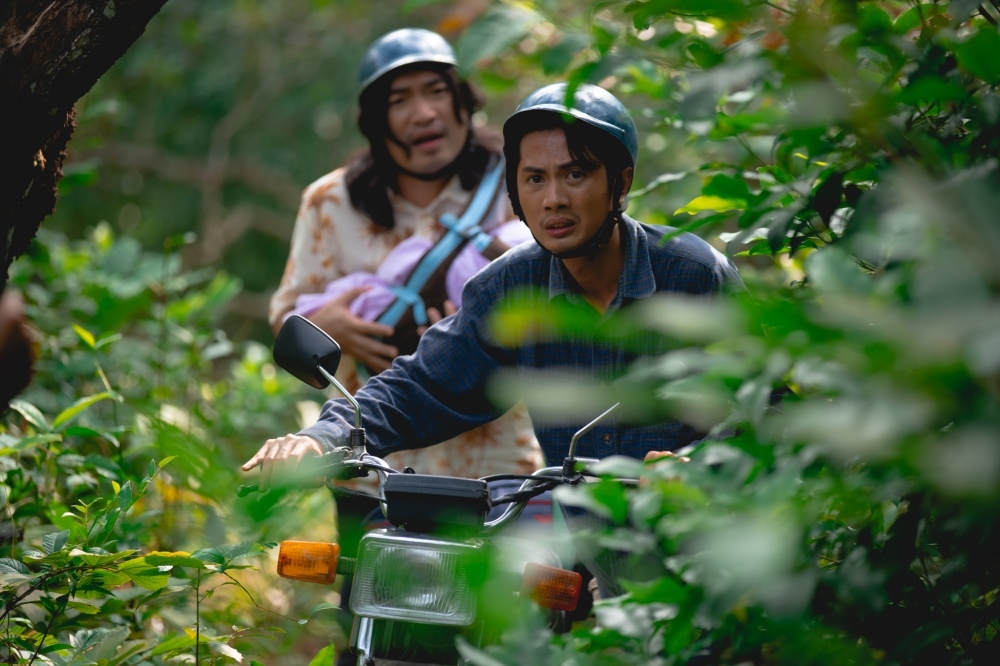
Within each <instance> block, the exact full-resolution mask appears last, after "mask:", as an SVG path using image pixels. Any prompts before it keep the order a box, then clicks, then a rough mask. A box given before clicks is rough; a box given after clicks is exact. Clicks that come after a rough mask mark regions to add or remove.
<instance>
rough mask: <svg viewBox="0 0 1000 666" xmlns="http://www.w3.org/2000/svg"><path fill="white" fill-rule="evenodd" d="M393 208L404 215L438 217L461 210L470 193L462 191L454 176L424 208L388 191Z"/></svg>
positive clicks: (457, 179) (456, 177)
mask: <svg viewBox="0 0 1000 666" xmlns="http://www.w3.org/2000/svg"><path fill="white" fill-rule="evenodd" d="M389 196H390V198H391V200H392V205H393V208H395V209H396V210H398V211H401V212H403V214H404V215H407V216H413V217H418V216H420V215H433V216H434V217H440V216H441V214H443V213H453V212H455V210H456V209H458V210H461V208H462V206H463V205H464V204H465V203H466V201H467V200H468V198H469V196H470V193H469V192H467V191H466V190H464V189H462V181H461V179H459V177H458V175H457V174H456V175H454V176H452V177H451V179H450V180H449V181H448V183H447V184H446V185H445V186H444V189H443V190H441V191H440V192H439V193H438V195H437V196H436V197H434V199H433V200H432V201H431V202H430V203H429V204H427V205H426V206H423V207H421V206H417V205H416V204H414V203H413V202H411V201H408V200H406V199H404V198H403V197H401V196H399V194H398V193H397V192H395V191H393V190H391V189H390V190H389Z"/></svg>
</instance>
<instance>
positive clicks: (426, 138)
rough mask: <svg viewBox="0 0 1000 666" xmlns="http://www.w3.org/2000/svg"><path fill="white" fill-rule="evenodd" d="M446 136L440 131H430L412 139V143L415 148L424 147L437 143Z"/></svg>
mask: <svg viewBox="0 0 1000 666" xmlns="http://www.w3.org/2000/svg"><path fill="white" fill-rule="evenodd" d="M443 138H444V134H441V133H440V132H428V133H426V134H419V135H417V136H415V137H414V138H413V139H411V140H410V145H411V146H413V147H414V148H422V147H427V146H432V145H436V144H437V143H438V142H439V141H440V140H441V139H443Z"/></svg>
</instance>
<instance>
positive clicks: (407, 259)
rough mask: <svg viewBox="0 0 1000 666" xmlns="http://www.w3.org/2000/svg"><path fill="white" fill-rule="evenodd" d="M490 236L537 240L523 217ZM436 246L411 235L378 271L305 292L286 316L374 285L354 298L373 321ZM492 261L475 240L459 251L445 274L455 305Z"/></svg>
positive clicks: (354, 306) (514, 241) (354, 308)
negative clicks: (477, 245) (463, 289)
mask: <svg viewBox="0 0 1000 666" xmlns="http://www.w3.org/2000/svg"><path fill="white" fill-rule="evenodd" d="M489 235H490V236H492V237H493V238H496V239H498V240H501V241H503V242H504V243H506V244H507V245H510V246H511V247H513V246H515V245H520V244H521V243H524V242H527V241H530V240H533V239H532V237H531V232H530V231H528V228H527V226H525V224H524V223H523V222H521V221H520V220H515V221H511V222H507V223H505V224H501V225H500V226H498V227H496V228H495V229H493V230H492V231H490V232H489ZM432 246H433V243H432V242H431V241H430V240H428V239H426V238H419V237H416V236H413V237H410V238H407V239H406V240H404V241H402V242H401V243H399V245H397V246H396V247H394V248H393V249H392V251H391V252H390V253H389V254H388V255H386V257H385V260H383V261H382V263H381V264H379V265H378V268H376V269H375V272H374V273H369V272H366V271H359V272H357V273H351V274H349V275H345V276H344V277H342V278H338V279H336V280H333V281H331V282H330V283H329V284H328V285H327V286H326V289H324V290H323V291H322V292H321V293H314V294H301V295H300V296H299V297H298V298H297V299H296V300H295V308H294V309H293V310H291V311H290V312H289V313H288V314H287V315H285V316H286V318H287V317H288V316H290V315H293V314H298V315H302V316H303V317H308V316H309V315H310V314H312V313H313V312H316V311H317V310H319V309H320V308H322V307H323V306H324V305H326V304H327V303H329V302H330V301H332V300H333V299H335V298H337V296H339V295H341V294H343V293H344V292H345V291H348V290H350V289H353V288H355V287H370V289H368V291H366V292H364V293H363V294H361V295H360V296H358V297H357V298H355V299H354V300H353V301H351V312H352V313H354V314H355V315H356V316H358V317H361V318H362V319H367V320H369V321H373V320H374V319H376V318H377V317H378V316H379V315H381V314H382V313H383V312H385V310H386V308H388V307H389V306H390V305H391V304H392V302H393V300H394V299H395V294H394V293H393V291H392V289H391V287H392V286H394V285H404V284H406V280H407V278H408V277H409V275H410V273H411V272H412V271H413V268H414V266H416V265H417V262H419V261H420V258H421V257H423V256H424V254H426V253H427V251H428V250H430V249H431V247H432ZM488 263H489V260H488V259H487V258H486V257H484V256H483V255H482V254H481V253H480V252H479V250H477V249H476V247H475V246H474V245H473V244H472V243H466V245H465V247H464V248H462V250H461V252H459V253H458V255H457V256H456V257H455V259H454V261H452V263H451V266H449V267H448V272H447V274H446V275H445V288H446V290H447V292H448V299H449V300H450V301H451V302H452V303H454V304H455V307H461V306H462V288H463V287H464V286H465V283H466V282H467V281H468V279H469V278H471V277H472V276H473V275H475V274H476V273H478V272H479V271H480V270H481V269H482V268H483V267H484V266H486V264H488Z"/></svg>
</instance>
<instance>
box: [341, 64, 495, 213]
mask: <svg viewBox="0 0 1000 666" xmlns="http://www.w3.org/2000/svg"><path fill="white" fill-rule="evenodd" d="M415 69H421V70H424V69H429V70H432V71H435V72H438V73H439V74H441V77H442V78H443V79H444V81H445V83H446V84H447V86H448V89H449V90H450V91H451V98H452V104H453V108H454V111H455V119H456V120H459V121H460V122H461V119H462V111H463V110H464V111H465V112H466V113H468V114H469V118H470V120H469V123H470V124H471V122H472V120H471V117H472V114H474V113H475V112H476V111H478V110H479V109H481V108H482V106H483V103H484V101H485V100H484V98H483V96H482V94H481V93H480V92H479V91H478V90H476V89H475V88H474V87H473V86H472V85H471V84H470V83H469V82H467V81H464V80H461V79H459V78H458V73H457V72H456V70H455V68H454V67H452V66H450V65H434V64H432V63H416V64H414V65H411V66H409V67H404V68H400V69H398V70H395V71H394V72H393V73H392V74H393V75H392V76H384V77H382V79H380V80H378V81H376V82H375V83H373V84H371V85H370V86H368V88H367V89H366V90H365V91H364V92H363V93H362V94H361V99H360V100H359V104H358V106H359V109H358V128H359V129H360V130H361V133H362V134H364V135H365V138H367V139H368V148H365V149H363V150H360V151H358V152H357V153H355V154H354V156H352V157H351V158H350V159H348V161H347V174H346V177H345V180H346V183H347V192H348V194H349V195H350V198H351V205H352V206H354V207H355V208H356V209H358V210H359V211H361V212H362V213H364V214H365V215H367V216H368V217H370V218H371V219H372V220H373V221H374V222H375V223H376V224H377V225H379V226H381V227H385V228H386V229H392V228H393V227H394V226H395V224H396V218H395V216H394V215H393V212H392V203H391V202H390V201H389V195H388V192H387V191H386V190H387V188H390V189H392V190H394V191H395V190H398V184H397V183H398V180H397V179H398V176H399V167H398V166H397V165H396V162H395V161H393V159H392V157H391V156H390V155H389V150H388V149H387V148H386V145H385V139H386V138H389V140H390V141H391V140H393V138H392V137H391V136H390V132H389V114H388V104H387V101H388V99H389V84H390V83H391V82H392V81H393V80H394V79H395V78H396V76H398V75H400V74H403V73H406V72H407V71H413V70H415ZM502 145H503V139H502V138H501V136H500V134H499V133H498V132H494V131H491V130H488V129H486V128H476V127H471V128H470V131H469V138H468V139H467V140H466V142H465V146H464V147H463V148H462V152H461V153H459V155H458V157H457V158H456V159H455V161H454V162H453V163H452V164H451V167H450V168H449V171H450V172H451V173H457V174H458V177H459V181H460V182H461V185H462V188H463V189H465V190H467V191H468V190H472V189H474V188H475V187H476V186H477V185H479V181H480V180H482V178H483V174H484V173H485V172H486V168H487V167H488V166H489V164H490V162H491V160H492V159H494V157H495V156H498V155H500V151H501V147H502Z"/></svg>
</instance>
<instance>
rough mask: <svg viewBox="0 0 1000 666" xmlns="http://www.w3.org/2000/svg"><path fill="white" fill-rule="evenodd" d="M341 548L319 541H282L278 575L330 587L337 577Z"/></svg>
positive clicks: (279, 550) (279, 552)
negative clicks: (324, 584)
mask: <svg viewBox="0 0 1000 666" xmlns="http://www.w3.org/2000/svg"><path fill="white" fill-rule="evenodd" d="M339 557H340V546H338V545H337V544H335V543H321V542H319V541H282V542H281V546H280V548H279V549H278V575H279V576H281V577H282V578H293V579H295V580H304V581H308V582H310V583H326V584H327V585H329V584H330V583H332V582H333V579H334V578H336V577H337V559H338V558H339Z"/></svg>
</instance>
